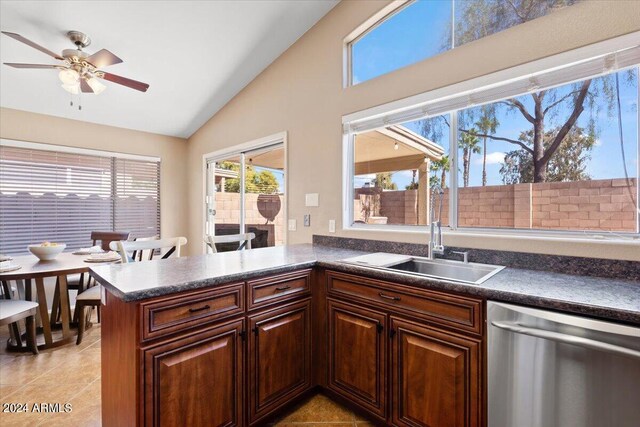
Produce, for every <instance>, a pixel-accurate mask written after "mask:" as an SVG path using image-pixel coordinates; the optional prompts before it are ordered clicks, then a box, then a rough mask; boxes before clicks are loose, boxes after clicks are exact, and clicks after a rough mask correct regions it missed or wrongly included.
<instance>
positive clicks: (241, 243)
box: [204, 233, 256, 254]
mask: <svg viewBox="0 0 640 427" xmlns="http://www.w3.org/2000/svg"><path fill="white" fill-rule="evenodd" d="M255 238H256V235H255V233H243V234H229V235H226V236H204V242H205V243H206V244H207V246H208V247H209V253H214V254H215V253H216V252H218V250H217V249H216V243H233V242H238V249H237V250H239V251H241V250H243V249H251V240H253V239H255Z"/></svg>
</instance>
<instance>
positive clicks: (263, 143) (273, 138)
mask: <svg viewBox="0 0 640 427" xmlns="http://www.w3.org/2000/svg"><path fill="white" fill-rule="evenodd" d="M288 136H289V135H288V132H287V131H282V132H278V133H274V134H272V135H269V136H265V137H263V138H258V139H254V140H251V141H247V142H244V143H240V144H237V145H231V146H228V147H225V148H222V149H219V150H215V151H211V152H209V153H205V154H203V155H202V174H201V175H202V199H201V200H202V202H201V203H202V208H201V212H202V220H201V221H200V227H201V234H202V235H203V236H205V235H206V234H207V231H208V230H207V217H208V214H207V210H208V203H209V194H208V180H209V178H210V175H209V171H210V169H209V168H207V164H208V163H209V162H213V161H216V160H224V159H225V158H227V157H230V156H233V155H240V156H242V158H244V154H243V153H245V152H247V151H254V150H260V149H263V148H267V147H271V146H274V145H278V144H282V147H283V148H284V181H283V184H282V185H283V189H284V198H283V203H282V210H283V213H284V236H283V237H284V242H283V245H284V246H286V245H288V244H289V231H290V230H289V190H290V187H289V142H288ZM242 164H243V165H244V160H242ZM241 174H244V167H241ZM242 179H243V180H244V178H242ZM241 200H242V201H243V202H242V207H241V208H240V209H241V212H244V210H245V209H244V197H243V198H242V199H241ZM244 215H245V214H244V213H242V215H241V218H240V219H241V222H242V225H241V227H242V229H244ZM201 250H202V253H203V254H206V253H207V244H206V243H205V241H204V240H203V241H202V246H201Z"/></svg>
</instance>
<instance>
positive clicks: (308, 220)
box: [304, 214, 311, 227]
mask: <svg viewBox="0 0 640 427" xmlns="http://www.w3.org/2000/svg"><path fill="white" fill-rule="evenodd" d="M304 226H305V227H311V215H310V214H306V215H305V216H304Z"/></svg>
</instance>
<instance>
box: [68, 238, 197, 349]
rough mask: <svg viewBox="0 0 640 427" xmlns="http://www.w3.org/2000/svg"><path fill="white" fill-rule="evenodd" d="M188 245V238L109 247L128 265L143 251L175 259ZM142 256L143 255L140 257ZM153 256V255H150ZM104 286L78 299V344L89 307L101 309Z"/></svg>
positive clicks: (117, 243)
mask: <svg viewBox="0 0 640 427" xmlns="http://www.w3.org/2000/svg"><path fill="white" fill-rule="evenodd" d="M186 244H187V239H186V237H172V238H167V239H151V240H142V239H138V240H136V241H132V242H129V241H117V242H111V244H110V245H109V247H110V249H111V250H113V251H116V252H118V253H119V254H120V257H121V258H122V263H123V264H127V263H130V262H135V261H136V260H135V259H134V257H135V256H136V254H142V253H143V251H151V253H153V252H154V251H155V250H156V249H159V250H163V249H165V250H167V251H166V252H165V253H164V255H163V256H162V259H167V258H169V257H170V256H171V255H173V254H175V257H179V256H180V247H181V246H184V245H186ZM129 252H131V253H132V254H134V255H133V256H129ZM140 256H142V255H140ZM150 256H153V255H150ZM101 297H102V286H94V287H92V288H88V289H87V290H86V291H84V292H83V293H81V294H80V295H78V297H77V298H76V310H77V312H78V313H79V314H78V338H77V340H76V344H80V343H81V342H82V337H83V335H84V331H85V329H86V323H87V313H86V310H85V309H86V308H87V307H100V304H101V301H102V298H101Z"/></svg>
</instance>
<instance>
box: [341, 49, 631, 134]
mask: <svg viewBox="0 0 640 427" xmlns="http://www.w3.org/2000/svg"><path fill="white" fill-rule="evenodd" d="M638 64H640V46H635V47H631V48H627V49H622V50H619V51H616V52H612V53H609V54H606V55H599V56H597V57H593V58H590V59H587V60H583V61H578V62H576V63H573V64H567V65H565V66H560V67H555V68H552V69H549V70H545V71H543V72H539V73H531V74H528V75H524V76H521V77H518V78H513V79H511V80H509V81H503V82H499V83H495V84H491V85H487V86H484V87H480V88H472V89H470V90H463V91H461V92H458V93H455V94H453V95H448V96H438V95H435V96H434V97H433V99H431V100H428V101H425V102H421V103H419V104H416V105H413V106H411V107H407V108H404V109H401V110H396V111H390V112H389V113H386V114H380V115H376V116H373V117H369V118H365V119H362V120H353V121H351V122H347V123H344V126H343V132H344V133H345V134H349V133H361V132H366V131H369V130H373V129H378V128H381V127H385V126H390V125H394V124H401V123H406V122H408V121H413V120H419V119H422V118H425V117H435V116H438V115H441V114H444V113H449V112H452V111H456V110H461V109H464V108H468V107H473V106H477V105H483V104H487V103H491V102H495V101H500V100H503V99H507V98H511V97H514V96H518V95H523V94H526V93H531V92H537V91H540V90H542V89H549V88H552V87H556V86H562V85H565V84H568V83H571V82H576V81H580V80H585V79H588V78H593V77H598V76H601V75H604V74H608V73H611V72H614V71H618V70H622V69H625V68H630V67H634V66H637V65H638ZM434 92H438V91H434Z"/></svg>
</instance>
